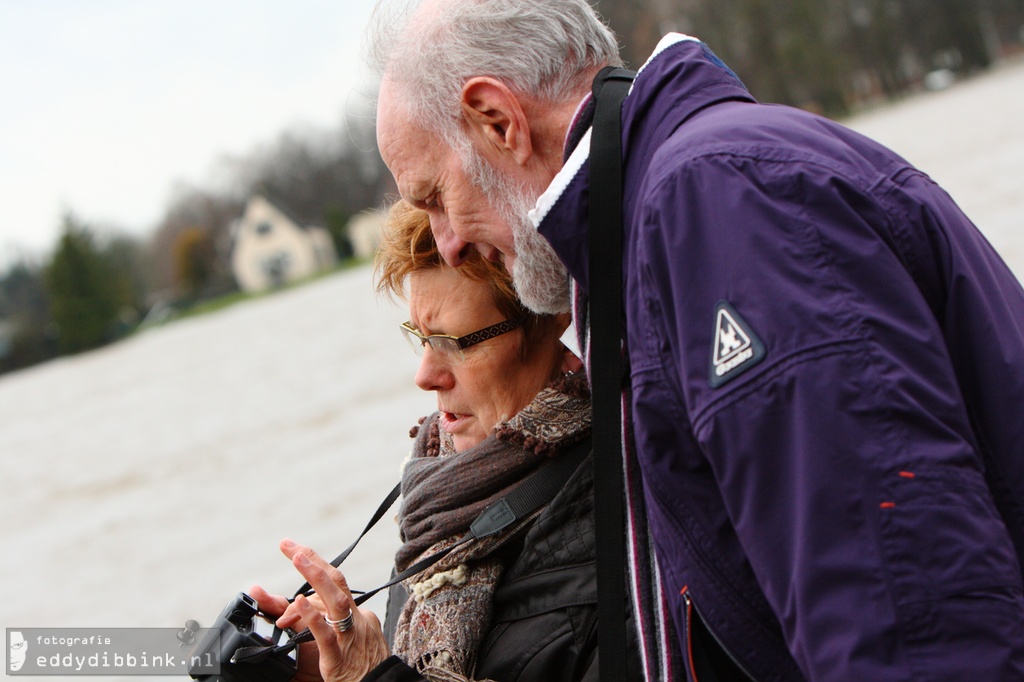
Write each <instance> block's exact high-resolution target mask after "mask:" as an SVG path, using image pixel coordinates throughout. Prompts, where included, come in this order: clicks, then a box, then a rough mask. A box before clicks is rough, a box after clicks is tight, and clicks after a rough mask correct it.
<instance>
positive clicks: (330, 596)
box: [252, 539, 388, 682]
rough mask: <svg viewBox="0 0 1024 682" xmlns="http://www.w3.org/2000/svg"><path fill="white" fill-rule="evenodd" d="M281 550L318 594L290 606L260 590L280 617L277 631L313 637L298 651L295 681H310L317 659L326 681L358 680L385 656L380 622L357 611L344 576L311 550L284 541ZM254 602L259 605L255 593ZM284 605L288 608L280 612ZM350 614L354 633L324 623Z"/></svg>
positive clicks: (298, 600) (312, 677)
mask: <svg viewBox="0 0 1024 682" xmlns="http://www.w3.org/2000/svg"><path fill="white" fill-rule="evenodd" d="M281 551H282V552H283V553H284V555H285V556H286V557H288V558H289V559H291V561H292V565H293V566H295V568H296V570H298V572H299V573H301V574H302V577H303V578H305V579H306V580H307V581H308V582H309V584H310V585H311V586H312V587H313V589H314V590H316V594H315V595H313V596H312V597H310V598H309V599H307V598H306V597H303V596H301V595H300V596H298V597H296V598H295V601H294V602H293V603H292V604H290V605H288V604H287V600H283V602H282V601H278V599H283V598H279V597H272V596H271V595H268V594H266V592H264V591H263V590H260V592H261V593H262V594H263V595H264V596H265V597H267V598H269V599H271V600H272V602H271V604H272V605H271V608H274V609H275V611H278V610H280V612H281V617H280V618H278V619H277V625H278V627H282V628H286V627H290V628H292V629H295V630H300V629H303V628H309V630H310V632H312V633H313V637H314V639H315V647H313V646H310V645H302V646H300V647H299V671H298V673H297V675H296V678H297V679H298V677H299V675H301V676H302V680H303V682H305V681H306V680H310V679H314V676H312V675H311V673H313V670H312V669H311V668H312V666H310V660H309V659H311V658H313V659H314V660H318V668H319V674H320V675H321V676H322V677H323V679H324V680H327V681H328V682H348V681H350V680H361V679H362V678H363V677H364V676H365V675H366V674H367V673H368V672H370V671H371V670H373V669H374V668H375V667H376V666H377V665H378V664H379V663H380V662H381V661H383V660H384V659H385V658H387V657H388V647H387V643H386V642H385V641H384V633H383V632H382V631H381V627H380V620H378V619H377V616H376V615H375V614H374V613H373V612H372V611H368V610H363V609H359V608H357V607H356V605H355V602H353V601H352V593H351V592H350V591H349V589H348V584H347V583H346V582H345V576H343V575H342V574H341V571H339V570H338V569H337V568H335V567H334V566H331V564H330V563H328V562H327V561H325V560H324V559H323V558H322V557H320V555H318V554H317V553H316V552H314V551H313V550H312V549H310V548H309V547H304V546H302V545H299V544H296V543H295V542H293V541H291V540H289V539H285V540H282V541H281ZM255 589H258V588H254V590H255ZM252 597H253V598H254V599H256V601H257V602H259V603H260V605H261V606H262V605H263V602H261V601H260V599H259V597H258V596H257V595H256V594H253V595H252ZM282 603H283V604H284V605H286V608H284V609H280V607H281V606H282ZM267 613H270V611H267ZM350 613H351V614H352V628H351V629H349V630H346V631H345V632H337V631H336V630H335V629H334V628H333V627H332V626H331V625H328V624H327V622H326V621H325V620H324V618H330V619H331V620H341V619H343V618H345V617H346V616H348V614H350ZM311 649H313V650H312V651H311ZM317 654H318V659H317V658H316V657H317Z"/></svg>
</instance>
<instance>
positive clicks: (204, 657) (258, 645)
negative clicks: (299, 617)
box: [188, 592, 295, 682]
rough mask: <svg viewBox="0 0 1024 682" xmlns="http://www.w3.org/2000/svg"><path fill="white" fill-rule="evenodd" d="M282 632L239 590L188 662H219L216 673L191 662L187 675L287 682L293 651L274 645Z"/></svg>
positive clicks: (214, 680)
mask: <svg viewBox="0 0 1024 682" xmlns="http://www.w3.org/2000/svg"><path fill="white" fill-rule="evenodd" d="M283 632H284V631H282V630H281V629H280V628H278V627H276V626H275V625H274V624H273V623H272V622H271V621H270V620H268V619H267V618H266V617H265V616H264V615H263V613H262V612H261V611H260V608H259V604H257V603H256V600H255V599H253V598H252V597H250V596H249V595H247V594H245V593H244V592H239V593H238V596H237V597H235V598H234V599H233V600H232V601H231V602H230V603H229V604H228V605H227V606H226V607H224V610H223V611H221V614H220V615H219V616H218V617H217V621H216V622H215V623H214V624H213V626H212V627H211V628H210V629H209V631H208V632H207V633H206V635H205V636H204V637H203V639H202V640H201V641H200V642H199V644H198V645H197V646H196V648H195V649H194V650H193V652H192V661H200V662H207V664H208V662H209V661H211V660H212V661H217V662H219V663H220V674H209V672H208V668H209V665H206V666H199V665H193V666H191V667H190V668H189V671H188V674H189V676H190V677H192V678H193V679H196V680H201V681H202V682H288V680H290V679H291V678H292V676H293V675H294V674H295V651H294V646H290V647H289V646H284V647H280V646H278V644H279V640H280V639H281V635H282V633H283Z"/></svg>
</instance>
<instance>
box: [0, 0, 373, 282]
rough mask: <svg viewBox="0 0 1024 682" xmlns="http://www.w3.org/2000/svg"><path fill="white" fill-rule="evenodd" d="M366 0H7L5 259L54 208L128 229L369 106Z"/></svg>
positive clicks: (45, 246)
mask: <svg viewBox="0 0 1024 682" xmlns="http://www.w3.org/2000/svg"><path fill="white" fill-rule="evenodd" d="M372 7H373V0H34V1H29V0H0V198H2V201H0V265H2V263H3V262H5V261H8V260H9V259H11V258H12V257H15V256H17V255H19V254H21V253H23V252H27V253H35V254H40V253H45V252H46V251H49V250H50V248H51V247H52V245H53V243H54V242H55V240H56V237H57V235H58V233H59V226H60V219H61V215H62V214H63V213H64V212H65V211H68V210H70V211H72V212H74V213H75V214H76V215H77V216H79V217H80V218H81V219H83V220H85V221H86V222H89V223H96V224H106V225H113V226H115V227H118V228H120V229H123V230H125V231H128V232H133V233H136V234H145V233H147V232H149V231H151V230H152V229H153V228H154V227H155V225H156V223H157V222H158V221H159V219H160V217H161V216H162V214H163V210H164V209H165V208H166V206H167V203H168V200H169V199H170V197H171V196H172V191H173V189H174V187H175V185H176V184H179V183H187V184H193V185H199V186H206V185H208V184H209V181H210V180H211V179H212V177H213V175H214V171H215V169H216V167H217V164H218V161H219V160H221V159H224V158H226V157H229V156H232V155H234V156H242V155H246V154H248V153H250V152H252V151H254V150H255V149H256V148H257V147H258V146H260V145H262V144H271V143H273V141H274V140H275V139H276V138H277V137H278V136H279V135H280V133H282V132H283V131H285V130H286V129H291V128H297V127H312V128H319V129H336V128H338V127H339V126H340V125H341V121H342V120H343V118H344V116H345V113H346V110H349V111H351V110H352V109H353V107H354V106H355V105H357V104H358V103H360V102H365V99H366V97H365V92H366V90H367V86H366V82H367V77H366V74H365V67H364V66H363V62H362V58H361V55H360V53H359V48H360V47H361V40H362V36H363V33H364V29H365V26H366V22H367V20H368V18H369V15H370V12H371V9H372Z"/></svg>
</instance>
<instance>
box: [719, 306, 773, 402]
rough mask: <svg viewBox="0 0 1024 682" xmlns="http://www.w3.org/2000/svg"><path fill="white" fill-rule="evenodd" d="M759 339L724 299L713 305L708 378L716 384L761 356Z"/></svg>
mask: <svg viewBox="0 0 1024 682" xmlns="http://www.w3.org/2000/svg"><path fill="white" fill-rule="evenodd" d="M764 356H765V348H764V344H763V343H761V339H759V338H757V335H756V334H754V332H753V330H751V328H750V327H749V326H748V325H747V323H746V322H744V321H743V318H742V317H740V315H739V313H737V312H736V309H735V308H733V307H732V306H731V305H729V304H728V303H727V302H726V301H719V302H718V305H717V306H716V307H715V341H714V344H713V345H712V347H711V366H710V371H709V374H708V381H709V382H710V383H711V388H718V387H719V386H721V385H722V384H724V383H725V382H727V381H729V380H730V379H734V378H735V377H737V376H739V375H740V374H742V373H743V372H745V371H747V370H748V369H750V368H751V367H753V366H754V365H756V364H757V363H759V362H761V360H764Z"/></svg>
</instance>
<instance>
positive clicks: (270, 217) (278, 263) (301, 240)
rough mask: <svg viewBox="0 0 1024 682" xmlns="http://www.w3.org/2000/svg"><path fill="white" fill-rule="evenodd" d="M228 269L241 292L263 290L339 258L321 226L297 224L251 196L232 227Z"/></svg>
mask: <svg viewBox="0 0 1024 682" xmlns="http://www.w3.org/2000/svg"><path fill="white" fill-rule="evenodd" d="M232 233H233V234H232V240H233V246H232V250H231V269H232V271H233V273H234V275H235V280H236V281H237V282H238V286H239V288H241V289H242V291H264V290H266V289H271V288H273V287H278V286H281V285H282V284H285V283H287V282H291V281H294V280H297V279H302V278H304V277H309V276H310V275H313V274H316V273H317V272H319V271H321V270H325V269H327V268H330V267H332V266H333V265H334V264H335V263H336V262H337V260H338V254H337V252H336V251H335V249H334V242H333V241H331V235H330V234H329V233H328V232H327V230H326V229H324V228H323V227H318V226H315V225H300V224H299V223H298V222H297V221H296V220H293V219H292V218H291V217H290V216H289V215H288V214H287V213H285V211H284V210H283V209H281V208H279V207H278V206H275V205H274V204H273V203H272V202H270V201H269V200H268V199H267V198H266V197H264V196H262V195H259V194H257V195H253V197H252V198H250V199H249V202H248V203H247V204H246V205H245V211H244V212H243V213H242V217H241V218H239V219H238V220H237V221H235V224H234V226H233V230H232Z"/></svg>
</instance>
